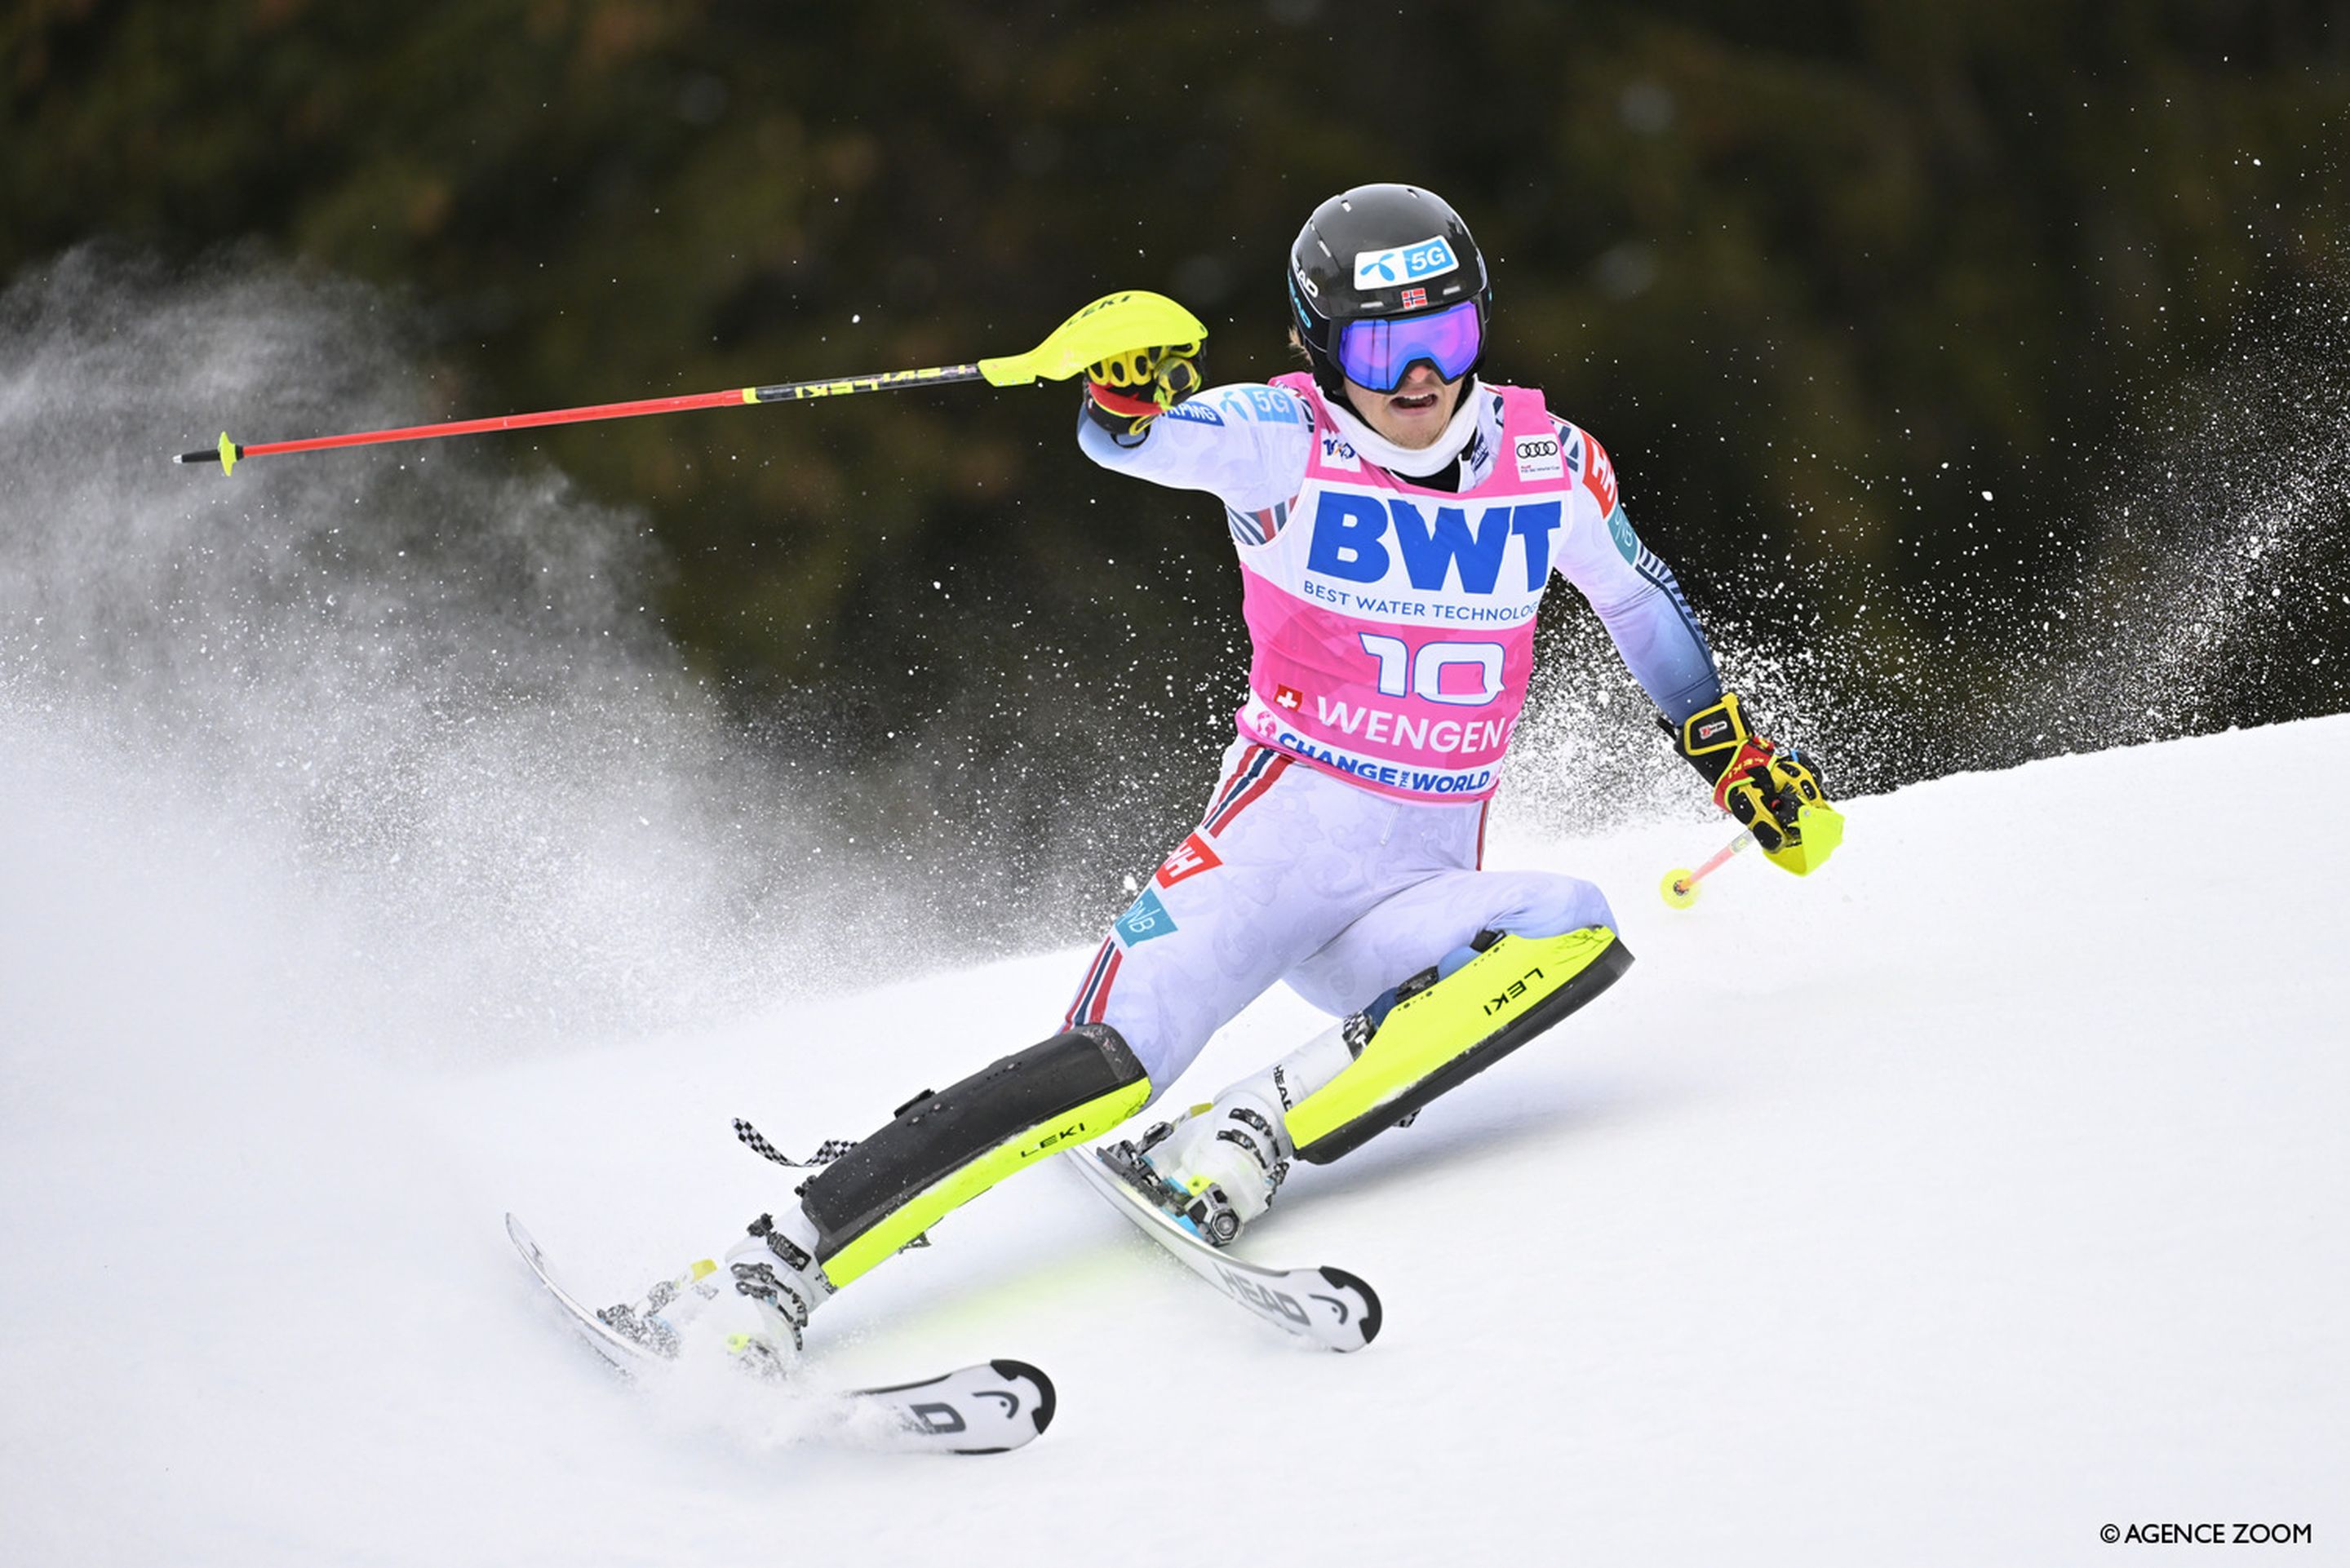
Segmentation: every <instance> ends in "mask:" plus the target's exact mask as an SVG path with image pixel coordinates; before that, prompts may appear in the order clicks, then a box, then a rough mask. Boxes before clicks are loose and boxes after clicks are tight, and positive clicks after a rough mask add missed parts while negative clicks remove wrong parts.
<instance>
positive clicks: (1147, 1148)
mask: <svg viewBox="0 0 2350 1568" xmlns="http://www.w3.org/2000/svg"><path fill="white" fill-rule="evenodd" d="M1270 1087H1271V1085H1269V1084H1267V1083H1265V1082H1264V1080H1263V1079H1262V1078H1252V1079H1250V1080H1248V1081H1247V1082H1245V1083H1241V1084H1235V1085H1232V1087H1231V1088H1229V1089H1226V1090H1225V1091H1224V1092H1223V1093H1222V1094H1221V1095H1219V1096H1216V1098H1215V1100H1214V1101H1213V1102H1212V1103H1211V1104H1209V1105H1204V1106H1192V1107H1191V1110H1189V1111H1188V1112H1186V1113H1185V1114H1184V1115H1183V1116H1180V1117H1178V1118H1177V1119H1176V1120H1174V1121H1173V1122H1161V1123H1159V1125H1158V1126H1157V1127H1152V1128H1151V1129H1150V1130H1149V1132H1147V1133H1145V1134H1143V1135H1142V1141H1141V1142H1140V1143H1139V1144H1131V1145H1128V1146H1126V1147H1125V1148H1123V1149H1121V1150H1120V1151H1119V1152H1121V1153H1124V1154H1128V1155H1129V1156H1130V1157H1132V1158H1133V1162H1134V1165H1135V1166H1136V1167H1138V1168H1139V1171H1138V1173H1139V1172H1148V1173H1149V1176H1150V1177H1152V1178H1154V1179H1156V1180H1157V1182H1158V1184H1159V1189H1160V1191H1159V1194H1157V1196H1159V1198H1160V1199H1161V1203H1162V1206H1163V1207H1165V1208H1167V1209H1168V1210H1170V1211H1171V1212H1173V1213H1176V1214H1179V1215H1180V1216H1181V1217H1182V1218H1183V1219H1185V1220H1189V1221H1190V1222H1191V1227H1192V1229H1193V1230H1195V1231H1198V1232H1199V1233H1200V1236H1201V1239H1202V1240H1204V1241H1209V1242H1211V1243H1212V1244H1213V1245H1215V1246H1219V1247H1224V1246H1229V1245H1231V1244H1232V1241H1233V1240H1234V1239H1235V1238H1236V1237H1238V1236H1239V1235H1240V1233H1241V1229H1242V1227H1243V1226H1245V1225H1247V1224H1248V1223H1249V1222H1250V1221H1251V1220H1254V1219H1255V1218H1256V1217H1257V1216H1258V1215H1260V1214H1263V1212H1264V1211H1265V1210H1267V1209H1268V1208H1270V1207H1271V1206H1272V1204H1273V1198H1274V1193H1276V1192H1278V1191H1280V1190H1281V1183H1282V1180H1283V1179H1284V1178H1285V1177H1287V1176H1288V1174H1289V1161H1290V1157H1291V1155H1292V1153H1293V1152H1294V1151H1293V1150H1292V1149H1291V1148H1290V1147H1289V1135H1288V1134H1287V1133H1285V1132H1284V1131H1283V1130H1282V1126H1281V1110H1280V1107H1279V1105H1278V1103H1277V1102H1274V1101H1272V1100H1269V1099H1268V1098H1267V1097H1266V1096H1265V1094H1264V1093H1263V1090H1265V1089H1267V1088H1270Z"/></svg>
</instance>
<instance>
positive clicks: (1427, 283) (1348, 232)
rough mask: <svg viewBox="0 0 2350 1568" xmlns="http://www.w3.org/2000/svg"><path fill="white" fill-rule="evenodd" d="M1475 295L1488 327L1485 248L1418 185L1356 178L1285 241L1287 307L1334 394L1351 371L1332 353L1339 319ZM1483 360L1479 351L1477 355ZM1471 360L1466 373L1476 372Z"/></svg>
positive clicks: (1412, 310)
mask: <svg viewBox="0 0 2350 1568" xmlns="http://www.w3.org/2000/svg"><path fill="white" fill-rule="evenodd" d="M1471 298H1473V299H1474V300H1476V302H1477V325H1478V328H1479V332H1480V335H1481V337H1482V332H1483V329H1484V328H1485V327H1486V326H1487V325H1488V323H1489V321H1490V318H1491V316H1492V305H1493V286H1492V281H1491V280H1490V279H1489V278H1488V277H1487V276H1486V275H1485V255H1484V253H1483V252H1482V251H1480V250H1479V249H1478V248H1477V242H1476V241H1475V240H1473V239H1471V238H1470V237H1469V225H1468V224H1466V223H1462V222H1461V214H1460V213H1456V212H1454V211H1453V210H1452V208H1451V204H1450V203H1448V202H1446V201H1445V200H1444V198H1443V197H1441V196H1439V195H1438V194H1437V193H1436V192H1433V191H1423V190H1421V189H1419V187H1418V186H1416V185H1357V186H1356V187H1355V188H1354V189H1353V190H1351V191H1342V192H1339V193H1338V194H1337V195H1336V196H1333V197H1331V198H1330V199H1329V200H1328V201H1326V202H1323V203H1322V204H1321V205H1320V206H1318V207H1316V208H1315V209H1314V215H1313V216H1312V217H1310V218H1308V219H1306V220H1305V227H1304V228H1302V229H1300V230H1298V231H1297V240H1296V243H1295V244H1292V245H1291V246H1290V247H1289V315H1290V319H1291V320H1292V321H1293V322H1294V323H1295V325H1296V327H1297V337H1298V341H1300V342H1301V343H1303V344H1305V353H1306V357H1307V358H1310V359H1312V360H1313V361H1314V380H1315V385H1317V386H1319V387H1320V388H1321V389H1322V390H1323V392H1324V393H1325V394H1326V396H1329V397H1333V398H1336V397H1337V396H1339V395H1340V393H1341V392H1342V391H1343V390H1344V389H1345V386H1346V379H1345V377H1344V376H1343V375H1341V374H1340V372H1339V369H1338V364H1337V360H1336V358H1335V356H1336V350H1337V347H1338V341H1337V333H1338V326H1339V324H1340V323H1341V322H1346V321H1352V320H1356V319H1357V318H1359V317H1366V316H1378V317H1395V316H1417V315H1419V314H1420V313H1421V312H1422V311H1424V310H1442V309H1444V308H1445V307H1446V306H1451V305H1457V304H1459V303H1460V302H1461V300H1463V299H1471ZM1479 358H1480V360H1481V362H1482V354H1481V355H1480V357H1479ZM1476 371H1477V367H1476V366H1475V365H1471V367H1470V368H1469V369H1468V371H1467V372H1466V374H1468V375H1472V376H1473V375H1475V374H1476Z"/></svg>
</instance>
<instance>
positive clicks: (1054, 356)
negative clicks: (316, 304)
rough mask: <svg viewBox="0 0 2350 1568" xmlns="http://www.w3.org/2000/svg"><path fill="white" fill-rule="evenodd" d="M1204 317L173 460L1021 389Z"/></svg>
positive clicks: (1092, 322)
mask: <svg viewBox="0 0 2350 1568" xmlns="http://www.w3.org/2000/svg"><path fill="white" fill-rule="evenodd" d="M1207 336H1208V328H1207V326H1206V324H1205V323H1203V322H1201V319H1200V318H1199V317H1196V316H1194V315H1192V314H1191V312H1190V311H1188V310H1186V309H1184V308H1183V307H1182V306H1180V305H1178V304H1176V303H1175V302H1174V301H1173V300H1171V299H1170V298H1168V297H1167V296H1165V295H1163V294H1152V293H1151V292H1149V290H1148V289H1139V288H1130V289H1127V290H1125V291H1124V292H1122V293H1118V294H1110V295H1104V296H1102V297H1101V298H1099V299H1097V300H1095V301H1094V302H1093V303H1092V304H1091V305H1088V306H1086V307H1085V308H1084V309H1083V310H1080V311H1078V312H1077V313H1076V315H1075V316H1072V317H1069V318H1068V319H1067V320H1066V321H1064V322H1062V323H1061V325H1060V326H1058V327H1055V328H1054V329H1053V333H1052V336H1050V337H1046V338H1045V341H1043V342H1042V343H1039V344H1038V345H1036V347H1035V348H1031V349H1030V350H1028V352H1026V353H1025V354H1007V355H1004V356H1002V357H1000V358H991V359H982V360H980V361H978V362H977V363H975V364H971V365H936V366H932V367H931V369H927V370H885V371H883V372H882V373H881V374H879V375H878V376H832V377H827V379H823V380H821V381H782V382H778V383H777V384H776V385H775V386H772V387H733V388H729V389H727V390H725V391H723V392H690V393H687V394H686V395H685V396H683V397H678V398H639V399H638V400H636V401H634V402H628V403H591V404H588V405H587V406H586V407H584V408H577V409H550V410H546V412H544V413H536V414H504V415H501V416H500V417H498V418H496V419H494V420H452V421H448V422H447V423H444V424H437V425H408V426H405V427H403V428H402V429H400V430H394V431H356V432H354V433H352V434H349V435H329V436H312V437H310V438H309V439H308V440H307V441H256V442H255V443H254V444H252V445H250V446H244V445H240V444H239V443H237V442H235V441H231V440H229V438H228V432H227V431H222V432H221V438H220V444H219V445H218V446H216V447H213V448H208V449H207V450H205V451H203V452H182V453H180V455H179V456H177V457H175V458H173V459H172V462H212V461H213V460H214V459H215V458H217V459H218V460H219V461H220V465H221V472H223V473H234V472H236V465H237V462H238V461H239V460H240V459H244V458H248V457H268V456H270V455H272V454H273V453H276V452H324V451H326V450H328V448H331V447H339V446H377V445H380V444H381V443H383V442H385V441H434V440H438V439H439V438H440V437H442V436H458V435H484V434H487V433H488V432H490V431H519V430H531V429H534V428H536V427H537V426H541V425H575V424H585V423H586V422H587V421H590V420H626V419H633V418H635V417H637V416H638V415H639V414H674V413H681V412H683V411H684V410H688V409H723V408H727V407H730V406H735V405H739V404H743V403H795V402H798V401H800V400H803V399H806V398H841V397H847V396H848V395H849V394H850V393H852V392H887V391H896V390H899V389H902V388H907V387H944V386H951V385H952V384H953V383H955V382H957V381H985V382H986V383H987V384H988V385H990V386H992V387H1024V386H1028V385H1031V384H1033V383H1035V382H1037V381H1066V380H1067V379H1069V378H1070V377H1072V376H1075V375H1076V374H1078V373H1079V372H1081V371H1082V370H1083V369H1085V368H1086V367H1087V366H1088V365H1091V364H1094V363H1097V362H1098V361H1100V360H1103V359H1107V358H1110V357H1111V356H1112V355H1114V354H1122V353H1127V352H1129V351H1131V350H1134V349H1138V348H1158V347H1161V346H1165V345H1170V344H1183V343H1201V342H1204V341H1206V339H1207Z"/></svg>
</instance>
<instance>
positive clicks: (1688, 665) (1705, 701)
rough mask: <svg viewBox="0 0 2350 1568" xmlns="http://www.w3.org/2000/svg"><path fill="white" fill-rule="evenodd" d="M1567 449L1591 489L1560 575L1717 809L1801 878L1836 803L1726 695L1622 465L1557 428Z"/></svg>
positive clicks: (1821, 855) (1570, 533)
mask: <svg viewBox="0 0 2350 1568" xmlns="http://www.w3.org/2000/svg"><path fill="white" fill-rule="evenodd" d="M1557 422H1558V427H1559V444H1560V450H1562V451H1564V452H1569V453H1575V452H1580V454H1581V473H1582V483H1580V484H1578V485H1577V486H1576V487H1575V504H1574V511H1573V515H1572V516H1571V517H1570V518H1569V519H1568V523H1567V526H1566V528H1565V530H1564V534H1565V538H1564V540H1563V542H1562V544H1561V545H1560V548H1559V552H1558V556H1557V568H1558V571H1559V574H1560V575H1561V576H1564V577H1565V578H1566V579H1567V581H1569V582H1571V583H1573V584H1574V585H1575V587H1576V588H1577V589H1578V590H1580V591H1581V593H1582V594H1583V597H1585V598H1586V599H1588V600H1590V601H1591V607H1592V609H1593V611H1594V612H1595V613H1596V615H1597V616H1598V617H1599V619H1600V623H1601V624H1602V625H1604V626H1606V627H1607V635H1608V636H1609V637H1611V638H1613V639H1615V642H1616V649H1617V652H1618V653H1620V654H1621V655H1622V656H1623V659H1624V664H1625V667H1626V668H1627V669H1628V670H1631V672H1632V675H1633V678H1634V679H1635V680H1638V681H1639V682H1640V685H1641V688H1642V689H1643V690H1644V691H1647V692H1648V697H1649V700H1650V701H1653V702H1655V703H1656V705H1657V711H1658V712H1659V714H1660V715H1661V716H1662V717H1661V721H1660V722H1662V723H1663V725H1664V727H1665V729H1666V731H1667V732H1668V733H1669V734H1670V735H1672V737H1673V741H1674V744H1675V745H1676V747H1678V749H1679V752H1680V753H1681V755H1682V756H1684V757H1686V758H1688V759H1689V760H1690V763H1691V764H1692V765H1694V766H1695V767H1696V769H1697V771H1698V775H1699V776H1700V778H1702V779H1704V780H1705V782H1706V784H1707V785H1708V786H1709V787H1710V788H1711V790H1712V791H1713V799H1714V804H1715V805H1719V806H1721V808H1722V809H1723V810H1724V811H1727V812H1729V813H1730V814H1731V815H1733V816H1735V817H1736V818H1737V819H1738V820H1739V821H1740V822H1741V823H1742V824H1743V825H1744V826H1746V827H1748V828H1749V829H1751V830H1752V832H1753V835H1754V838H1755V842H1756V843H1758V844H1760V845H1762V846H1763V851H1764V852H1765V853H1766V854H1767V855H1769V857H1771V859H1772V861H1773V864H1775V865H1779V866H1783V867H1786V868H1787V869H1789V870H1792V871H1795V872H1797V873H1798V874H1799V875H1800V874H1802V873H1804V872H1807V871H1809V870H1810V869H1811V868H1812V867H1814V865H1816V864H1818V862H1819V861H1821V860H1824V859H1825V858H1826V854H1827V851H1828V850H1829V849H1830V848H1832V847H1833V845H1822V846H1814V849H1815V853H1814V854H1812V855H1809V856H1804V855H1798V854H1795V853H1794V851H1795V850H1796V849H1797V848H1798V847H1799V846H1800V845H1801V836H1800V834H1799V833H1798V832H1797V831H1796V830H1795V816H1796V814H1797V813H1798V812H1799V811H1800V810H1801V809H1802V808H1803V807H1804V806H1806V805H1825V804H1826V800H1827V796H1826V794H1825V792H1824V791H1823V790H1822V789H1821V787H1820V781H1819V775H1818V774H1815V773H1814V772H1813V770H1812V767H1811V765H1810V763H1808V762H1807V761H1806V760H1805V759H1804V758H1802V757H1798V756H1797V755H1796V754H1795V753H1792V752H1783V751H1781V750H1780V749H1779V748H1778V747H1777V746H1775V745H1773V743H1772V742H1770V741H1768V740H1766V739H1764V738H1763V736H1761V735H1759V734H1756V733H1755V732H1753V731H1752V729H1750V728H1749V727H1748V724H1747V721H1746V716H1745V713H1744V711H1742V708H1741V706H1740V703H1739V699H1738V695H1737V693H1736V692H1733V691H1724V690H1723V689H1722V685H1721V675H1720V673H1719V672H1718V671H1717V670H1715V668H1714V663H1713V651H1712V649H1711V648H1709V647H1708V646H1707V645H1706V640H1705V633H1704V632H1703V631H1702V630H1700V628H1699V627H1698V624H1697V617H1696V616H1695V615H1694V614H1693V613H1691V611H1690V607H1689V600H1688V599H1686V598H1685V597H1682V594H1681V587H1680V584H1679V582H1678V581H1676V580H1675V579H1674V577H1673V572H1672V568H1671V567H1670V566H1667V565H1665V563H1664V561H1663V559H1662V558H1661V557H1660V556H1658V555H1657V553H1656V552H1655V551H1653V550H1651V549H1649V548H1648V546H1647V545H1643V544H1641V543H1640V540H1639V536H1638V535H1636V534H1634V533H1633V531H1632V524H1631V523H1630V522H1629V521H1628V520H1627V518H1626V517H1625V515H1624V505H1623V499H1622V497H1621V495H1620V494H1619V493H1617V484H1616V473H1615V469H1614V466H1613V465H1612V464H1611V463H1610V462H1608V461H1607V452H1604V451H1603V450H1602V449H1601V448H1600V445H1599V443H1598V442H1597V441H1594V440H1592V439H1591V437H1590V435H1589V433H1588V432H1586V431H1579V430H1577V429H1576V428H1575V426H1573V425H1571V424H1568V423H1566V422H1565V421H1557Z"/></svg>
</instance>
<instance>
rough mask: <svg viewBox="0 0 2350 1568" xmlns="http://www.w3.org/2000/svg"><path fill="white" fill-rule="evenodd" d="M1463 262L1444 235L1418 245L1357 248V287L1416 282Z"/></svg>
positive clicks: (1387, 286) (1383, 286)
mask: <svg viewBox="0 0 2350 1568" xmlns="http://www.w3.org/2000/svg"><path fill="white" fill-rule="evenodd" d="M1459 265H1461V263H1460V260H1459V259H1458V258H1457V257H1455V256H1454V255H1453V254H1452V247H1451V245H1449V244H1445V243H1444V239H1443V236H1442V235H1437V236H1434V237H1432V238H1430V239H1425V240H1422V241H1420V242H1419V244H1416V245H1397V246H1396V247H1394V248H1393V249H1392V250H1384V251H1357V252H1356V253H1355V286H1356V287H1357V288H1393V287H1394V286H1396V285H1398V284H1399V283H1417V282H1419V280H1420V279H1421V278H1424V277H1434V276H1436V275H1438V274H1440V273H1448V272H1451V271H1452V270H1453V269H1454V268H1456V267H1458V266H1459Z"/></svg>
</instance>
